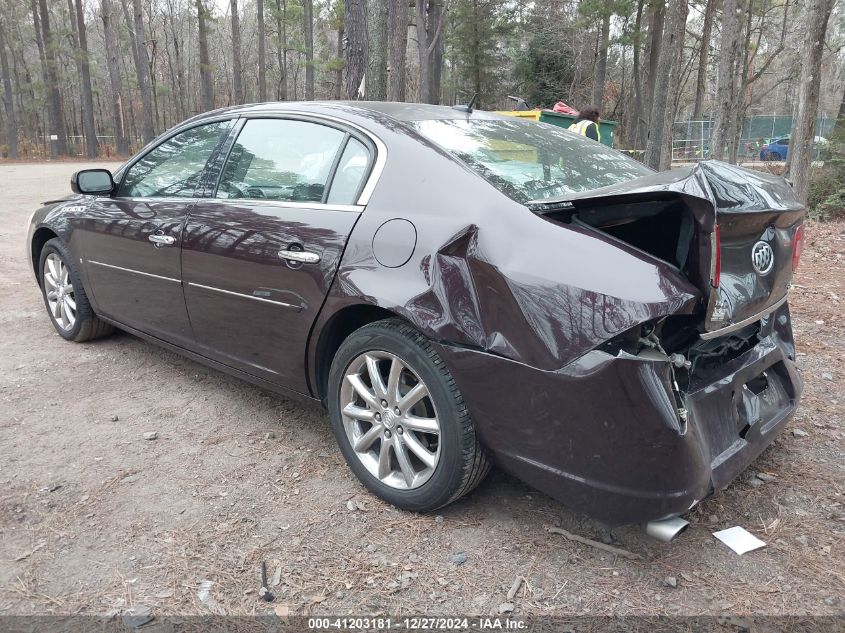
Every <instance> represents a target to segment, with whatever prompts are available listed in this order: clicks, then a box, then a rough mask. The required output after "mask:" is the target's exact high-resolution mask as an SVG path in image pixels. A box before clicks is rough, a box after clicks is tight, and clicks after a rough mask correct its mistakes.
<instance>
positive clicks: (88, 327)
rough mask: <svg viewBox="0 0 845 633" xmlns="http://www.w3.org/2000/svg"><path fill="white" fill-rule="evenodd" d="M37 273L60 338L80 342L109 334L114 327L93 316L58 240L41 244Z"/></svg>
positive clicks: (78, 280) (79, 283)
mask: <svg viewBox="0 0 845 633" xmlns="http://www.w3.org/2000/svg"><path fill="white" fill-rule="evenodd" d="M39 270H40V271H41V273H40V281H41V294H42V296H43V297H44V305H45V306H46V307H47V314H48V315H49V316H50V321H52V323H53V327H54V328H56V332H58V333H59V336H61V337H62V338H63V339H65V340H68V341H75V342H77V343H81V342H83V341H90V340H92V339H95V338H100V337H102V336H106V335H108V334H111V333H112V331H113V330H114V328H113V327H112V326H111V325H110V324H109V323H106V322H105V321H102V320H100V319H99V318H97V315H96V314H94V310H93V309H92V308H91V304H90V303H89V301H88V295H86V294H85V288H83V286H82V280H81V279H80V277H79V271H78V270H77V268H76V264H75V263H74V261H73V256H72V255H71V253H70V251H69V250H68V248H67V246H65V244H64V242H62V241H61V240H60V239H59V238H53V239H52V240H49V241H48V242H47V243H46V244H44V248H43V249H41V257H40V258H39Z"/></svg>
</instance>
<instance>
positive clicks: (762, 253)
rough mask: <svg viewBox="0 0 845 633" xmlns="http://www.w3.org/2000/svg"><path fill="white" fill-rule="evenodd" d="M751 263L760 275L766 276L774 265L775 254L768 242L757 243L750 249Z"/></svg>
mask: <svg viewBox="0 0 845 633" xmlns="http://www.w3.org/2000/svg"><path fill="white" fill-rule="evenodd" d="M751 263H752V264H753V266H754V270H756V271H757V272H758V273H759V274H761V275H768V274H769V273H770V272H771V270H772V267H773V266H774V265H775V253H774V251H773V250H772V247H771V246H769V243H768V242H763V241H760V242H757V243H756V244H755V245H754V248H752V249H751Z"/></svg>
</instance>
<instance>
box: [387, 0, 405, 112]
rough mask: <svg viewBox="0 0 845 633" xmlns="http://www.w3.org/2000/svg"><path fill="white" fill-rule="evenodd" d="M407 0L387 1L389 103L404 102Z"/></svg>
mask: <svg viewBox="0 0 845 633" xmlns="http://www.w3.org/2000/svg"><path fill="white" fill-rule="evenodd" d="M409 6H410V5H409V3H408V0H389V3H388V7H387V13H388V35H387V40H388V48H389V49H390V70H389V73H388V75H387V98H388V100H389V101H404V100H405V53H406V51H407V49H408V8H409Z"/></svg>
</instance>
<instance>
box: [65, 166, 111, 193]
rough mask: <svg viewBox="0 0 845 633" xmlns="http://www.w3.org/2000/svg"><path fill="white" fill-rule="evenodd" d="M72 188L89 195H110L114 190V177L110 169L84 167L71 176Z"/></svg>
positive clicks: (74, 190)
mask: <svg viewBox="0 0 845 633" xmlns="http://www.w3.org/2000/svg"><path fill="white" fill-rule="evenodd" d="M70 188H71V190H72V191H73V192H74V193H82V194H86V195H89V196H102V195H108V194H110V193H111V192H112V191H113V190H114V179H113V178H112V175H111V172H110V171H109V170H108V169H83V170H82V171H78V172H76V173H75V174H73V176H71V177H70Z"/></svg>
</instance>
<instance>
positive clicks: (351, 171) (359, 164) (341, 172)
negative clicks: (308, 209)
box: [327, 137, 370, 204]
mask: <svg viewBox="0 0 845 633" xmlns="http://www.w3.org/2000/svg"><path fill="white" fill-rule="evenodd" d="M369 165H370V152H369V151H368V150H367V148H366V147H365V146H364V144H363V143H361V141H359V140H357V139H354V138H351V137H350V139H349V141H348V142H347V143H346V148H345V149H344V150H343V154H342V155H341V157H340V161H339V162H338V164H337V171H335V174H334V179H333V180H332V187H331V190H330V191H329V197H328V200H327V202H328V203H329V204H355V203H356V202H357V201H358V194H359V192H360V191H361V187H362V186H363V184H364V178H365V177H366V176H367V172H368V171H369V169H368V167H369Z"/></svg>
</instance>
